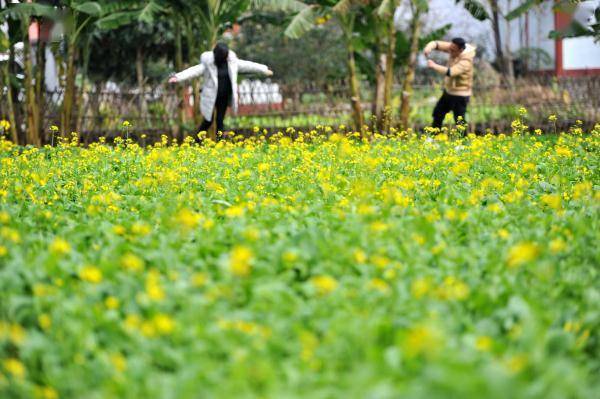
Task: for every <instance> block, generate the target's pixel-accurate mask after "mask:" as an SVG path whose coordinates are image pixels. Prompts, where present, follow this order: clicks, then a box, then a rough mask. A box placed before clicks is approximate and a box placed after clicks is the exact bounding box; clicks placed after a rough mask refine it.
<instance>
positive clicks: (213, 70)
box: [169, 44, 273, 132]
mask: <svg viewBox="0 0 600 399" xmlns="http://www.w3.org/2000/svg"><path fill="white" fill-rule="evenodd" d="M238 72H239V73H260V74H263V75H265V76H272V75H273V72H272V71H271V70H270V69H269V68H268V67H267V66H266V65H262V64H257V63H254V62H250V61H244V60H240V59H239V58H237V56H236V54H235V53H234V52H233V51H231V50H229V48H228V47H227V46H226V45H225V44H217V45H216V46H215V48H214V50H213V51H207V52H205V53H203V54H202V56H201V57H200V64H198V65H196V66H193V67H191V68H188V69H186V70H185V71H183V72H179V73H177V74H175V75H174V76H173V77H171V78H170V79H169V83H179V82H184V81H186V80H189V79H193V78H196V77H199V76H202V75H204V85H203V87H202V94H201V96H200V97H201V99H200V111H201V112H202V116H203V117H204V122H203V123H202V125H201V126H200V128H199V130H198V131H199V132H205V131H208V129H209V128H210V127H211V126H212V124H213V122H214V119H216V122H217V131H218V132H222V131H223V119H225V114H226V113H227V107H228V106H230V105H231V107H232V108H233V112H234V113H237V109H238V90H237V89H238V86H237V77H238ZM215 117H216V118H215Z"/></svg>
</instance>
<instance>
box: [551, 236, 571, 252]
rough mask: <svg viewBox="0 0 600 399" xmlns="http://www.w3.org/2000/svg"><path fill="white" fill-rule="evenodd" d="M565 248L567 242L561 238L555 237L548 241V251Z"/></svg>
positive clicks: (559, 250) (558, 250)
mask: <svg viewBox="0 0 600 399" xmlns="http://www.w3.org/2000/svg"><path fill="white" fill-rule="evenodd" d="M566 248H567V243H566V242H565V240H563V239H562V238H556V239H554V240H552V241H550V251H551V252H552V253H553V254H557V253H559V252H562V251H564V250H565V249H566Z"/></svg>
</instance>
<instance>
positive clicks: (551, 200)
mask: <svg viewBox="0 0 600 399" xmlns="http://www.w3.org/2000/svg"><path fill="white" fill-rule="evenodd" d="M540 199H541V201H542V202H543V203H544V204H546V205H547V206H549V207H550V208H552V209H554V210H559V209H561V208H562V206H561V199H560V195H558V194H544V195H542V196H541V198H540Z"/></svg>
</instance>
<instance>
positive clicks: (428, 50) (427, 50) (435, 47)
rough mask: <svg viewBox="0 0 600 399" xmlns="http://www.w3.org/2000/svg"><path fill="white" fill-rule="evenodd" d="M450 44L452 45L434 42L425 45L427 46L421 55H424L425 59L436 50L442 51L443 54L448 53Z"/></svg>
mask: <svg viewBox="0 0 600 399" xmlns="http://www.w3.org/2000/svg"><path fill="white" fill-rule="evenodd" d="M451 44H452V43H450V42H444V41H441V40H434V41H432V42H429V43H427V46H425V49H424V50H423V54H425V57H429V54H431V52H432V51H433V50H438V51H443V52H444V53H448V52H449V51H450V45H451Z"/></svg>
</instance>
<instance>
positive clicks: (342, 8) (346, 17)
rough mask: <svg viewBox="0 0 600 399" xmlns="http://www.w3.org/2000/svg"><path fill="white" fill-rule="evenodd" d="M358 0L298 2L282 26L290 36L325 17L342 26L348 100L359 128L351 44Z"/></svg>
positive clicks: (357, 85)
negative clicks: (348, 88) (285, 23)
mask: <svg viewBox="0 0 600 399" xmlns="http://www.w3.org/2000/svg"><path fill="white" fill-rule="evenodd" d="M364 3H365V2H364V1H362V0H339V1H336V0H318V1H314V2H311V3H305V4H303V5H301V6H300V7H299V8H300V10H299V11H298V12H297V13H296V14H295V16H294V17H293V18H292V20H291V22H290V23H289V25H288V26H287V28H286V31H285V34H286V36H288V37H290V38H292V39H298V38H300V37H301V36H302V35H303V34H304V33H306V32H307V31H309V30H310V29H314V28H315V27H316V26H317V25H318V23H323V22H325V21H327V20H328V19H329V18H330V17H333V18H331V19H332V20H333V21H335V22H336V23H337V24H338V25H339V27H340V28H341V30H342V34H343V37H344V43H345V45H346V51H347V61H346V62H347V67H348V80H349V84H350V104H351V107H352V115H353V120H354V127H355V128H356V129H360V130H362V127H363V125H364V115H363V110H362V102H361V92H360V82H359V78H358V70H357V66H356V58H355V46H356V42H357V40H360V39H359V38H357V37H355V35H354V33H355V29H354V28H355V24H356V16H357V12H358V11H359V9H360V8H361V7H363V5H364Z"/></svg>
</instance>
